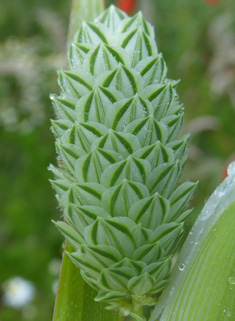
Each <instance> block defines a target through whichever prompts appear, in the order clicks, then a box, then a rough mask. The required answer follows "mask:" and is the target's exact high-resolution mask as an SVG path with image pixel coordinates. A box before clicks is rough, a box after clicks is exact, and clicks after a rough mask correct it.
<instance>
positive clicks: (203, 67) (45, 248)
mask: <svg viewBox="0 0 235 321" xmlns="http://www.w3.org/2000/svg"><path fill="white" fill-rule="evenodd" d="M106 2H107V4H110V3H114V1H108V0H107V1H106ZM138 9H142V10H143V11H144V14H145V16H146V18H147V19H148V20H149V21H151V22H152V23H153V24H154V25H155V27H156V38H157V43H158V47H159V51H161V52H162V53H163V56H164V59H165V60H166V62H167V65H168V69H169V74H168V76H169V78H173V79H178V78H181V79H182V81H181V83H180V84H179V86H178V92H179V94H180V99H181V101H182V102H184V104H185V108H186V110H185V117H186V121H185V126H184V131H185V132H186V131H191V132H192V137H191V141H190V145H191V146H190V152H189V161H188V162H187V166H186V171H185V174H184V178H183V180H185V179H189V180H193V181H195V180H197V179H200V181H201V183H200V185H199V189H198V192H197V195H196V196H195V198H194V201H193V203H194V204H193V205H194V206H195V207H197V210H196V211H195V215H196V213H198V212H199V210H200V209H201V205H202V203H203V202H204V200H205V199H206V198H207V197H208V195H210V194H211V192H212V191H213V190H214V189H215V187H216V185H217V184H218V183H219V182H220V181H221V179H222V177H221V176H222V171H223V168H224V166H225V165H226V163H227V162H228V161H229V159H230V158H231V157H233V156H234V147H235V126H234V119H235V90H234V85H235V61H234V57H235V53H234V51H235V44H234V39H235V36H234V35H235V20H234V16H235V15H234V12H235V2H234V0H221V1H217V3H215V4H213V5H212V4H210V3H209V1H206V0H200V1H199V0H191V1H186V0H177V1H170V0H169V1H166V0H139V2H138ZM69 11H70V2H69V1H64V0H51V1H40V2H39V1H36V0H18V1H13V0H8V1H6V0H5V1H4V0H3V1H1V2H0V135H1V138H0V201H1V216H0V257H1V259H0V289H1V291H3V290H4V289H5V286H4V284H5V283H6V281H7V280H9V279H11V278H12V277H15V276H19V277H21V278H23V279H26V280H29V281H31V282H32V283H33V284H34V286H35V289H36V292H35V297H34V299H33V301H32V302H29V303H28V305H26V306H25V307H23V308H19V309H18V310H16V309H14V308H13V307H8V306H6V305H5V304H4V302H3V300H2V301H1V305H0V320H1V321H12V320H15V321H23V320H24V321H27V320H33V321H41V320H44V321H49V320H51V318H52V310H53V303H54V293H53V290H52V288H53V287H54V286H55V282H56V280H57V278H58V260H59V259H60V244H61V238H60V236H59V234H58V232H57V230H56V229H55V228H54V226H53V225H52V224H51V222H50V220H51V219H52V218H53V219H58V216H60V215H61V214H60V212H59V210H58V209H56V201H55V199H54V196H53V192H52V190H51V187H50V185H49V183H48V177H49V173H48V171H47V166H48V165H49V163H50V162H52V163H55V157H56V156H55V152H54V143H53V140H54V139H53V137H52V134H51V132H50V130H49V127H50V123H49V118H51V117H53V112H52V107H51V103H50V101H49V98H48V96H49V93H51V92H58V86H57V84H56V78H57V75H56V69H59V68H62V67H63V66H64V61H65V59H64V58H65V55H66V54H65V48H66V34H67V26H68V19H69ZM0 295H1V294H0Z"/></svg>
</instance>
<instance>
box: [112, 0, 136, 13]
mask: <svg viewBox="0 0 235 321" xmlns="http://www.w3.org/2000/svg"><path fill="white" fill-rule="evenodd" d="M116 6H117V7H118V8H119V9H121V10H123V11H125V12H126V13H127V14H132V13H134V11H135V10H136V7H137V1H136V0H118V1H117V2H116Z"/></svg>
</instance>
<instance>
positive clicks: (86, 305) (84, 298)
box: [53, 242, 122, 321]
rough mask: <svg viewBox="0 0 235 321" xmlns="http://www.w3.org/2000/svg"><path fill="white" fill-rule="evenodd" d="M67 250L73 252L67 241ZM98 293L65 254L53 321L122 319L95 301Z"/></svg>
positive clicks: (116, 320)
mask: <svg viewBox="0 0 235 321" xmlns="http://www.w3.org/2000/svg"><path fill="white" fill-rule="evenodd" d="M65 251H67V252H73V251H74V250H73V248H72V247H71V245H69V244H68V243H67V242H66V245H65ZM96 295H97V293H96V292H95V291H94V290H93V289H92V288H91V287H90V286H89V285H87V284H86V283H85V282H84V281H83V279H82V277H81V275H80V270H79V269H78V268H77V267H76V266H75V265H74V264H73V263H72V262H71V261H70V259H69V258H68V256H67V255H66V254H64V256H63V262H62V267H61V273H60V280H59V287H58V292H57V297H56V303H55V308H54V316H53V321H91V320H92V321H93V320H95V321H122V318H120V317H119V316H118V315H117V314H115V313H114V311H107V310H105V309H104V304H102V303H97V302H95V301H94V298H95V296H96Z"/></svg>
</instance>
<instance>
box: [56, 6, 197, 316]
mask: <svg viewBox="0 0 235 321" xmlns="http://www.w3.org/2000/svg"><path fill="white" fill-rule="evenodd" d="M69 65H70V69H69V70H67V71H60V72H59V85H60V87H61V90H62V93H61V95H60V96H58V97H57V96H52V97H51V98H52V101H53V104H54V108H55V112H56V114H57V118H58V120H53V121H52V128H53V132H54V134H55V136H56V149H57V152H58V155H59V163H60V165H61V166H60V168H55V167H53V166H51V169H52V171H53V172H54V175H55V180H53V181H52V185H53V188H54V189H55V191H56V196H57V199H58V201H59V203H60V205H61V207H62V208H63V213H64V222H57V223H55V224H56V226H57V227H58V228H59V230H60V231H61V232H62V234H63V235H64V236H65V238H66V239H67V240H68V242H69V243H70V244H71V245H72V246H73V248H74V252H73V253H71V254H69V253H68V255H69V257H70V259H71V260H72V262H74V264H75V265H76V266H78V267H79V269H80V270H81V275H82V277H83V278H84V280H85V281H86V282H87V283H88V284H89V285H90V286H91V287H92V288H94V289H95V290H96V291H97V296H96V298H95V300H96V301H98V302H105V303H106V304H107V309H111V310H112V309H113V310H118V311H119V313H120V315H123V316H127V315H130V316H131V317H132V318H133V319H134V320H138V321H140V320H145V318H144V316H143V306H145V305H146V306H152V305H155V303H156V301H157V298H158V296H159V294H160V292H161V291H162V289H163V288H164V287H165V285H166V284H167V282H168V279H169V273H170V271H171V268H172V256H173V255H174V253H175V251H176V248H177V243H178V241H179V238H180V236H181V234H182V232H183V226H184V221H185V219H186V218H187V217H188V215H189V214H190V212H191V210H186V207H187V205H188V202H189V200H190V198H191V197H192V195H193V193H194V191H195V189H196V186H197V183H191V182H186V183H183V184H181V185H180V186H178V187H176V184H177V182H178V180H179V178H180V176H181V174H182V169H183V166H184V164H185V160H186V158H185V157H184V152H185V150H186V145H187V140H188V136H185V137H183V138H180V139H179V138H177V139H176V138H175V137H176V135H177V133H178V131H179V129H180V127H181V125H182V122H183V108H182V105H181V104H180V103H179V101H178V95H177V93H176V89H175V86H176V84H177V82H175V81H172V80H169V79H167V78H166V71H167V68H166V64H165V62H164V60H163V58H162V55H161V54H159V53H158V50H157V47H156V43H155V40H154V32H153V27H152V26H151V25H150V24H149V23H148V22H146V21H145V19H144V18H143V16H142V13H141V12H139V13H137V14H136V15H135V16H134V17H131V18H130V17H128V16H127V15H126V14H125V13H124V12H122V11H120V10H118V9H117V8H115V7H114V6H111V7H110V8H109V9H107V10H106V11H105V12H104V13H103V14H101V15H100V16H99V17H98V18H97V19H96V20H95V21H94V22H93V23H90V22H83V24H82V26H81V28H80V29H79V30H78V32H77V33H76V35H75V37H74V40H73V43H72V44H71V47H70V51H69Z"/></svg>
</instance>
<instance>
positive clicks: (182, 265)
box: [178, 263, 185, 271]
mask: <svg viewBox="0 0 235 321" xmlns="http://www.w3.org/2000/svg"><path fill="white" fill-rule="evenodd" d="M178 268H179V270H180V271H183V270H184V268H185V265H184V264H182V263H181V264H179V266H178Z"/></svg>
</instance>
